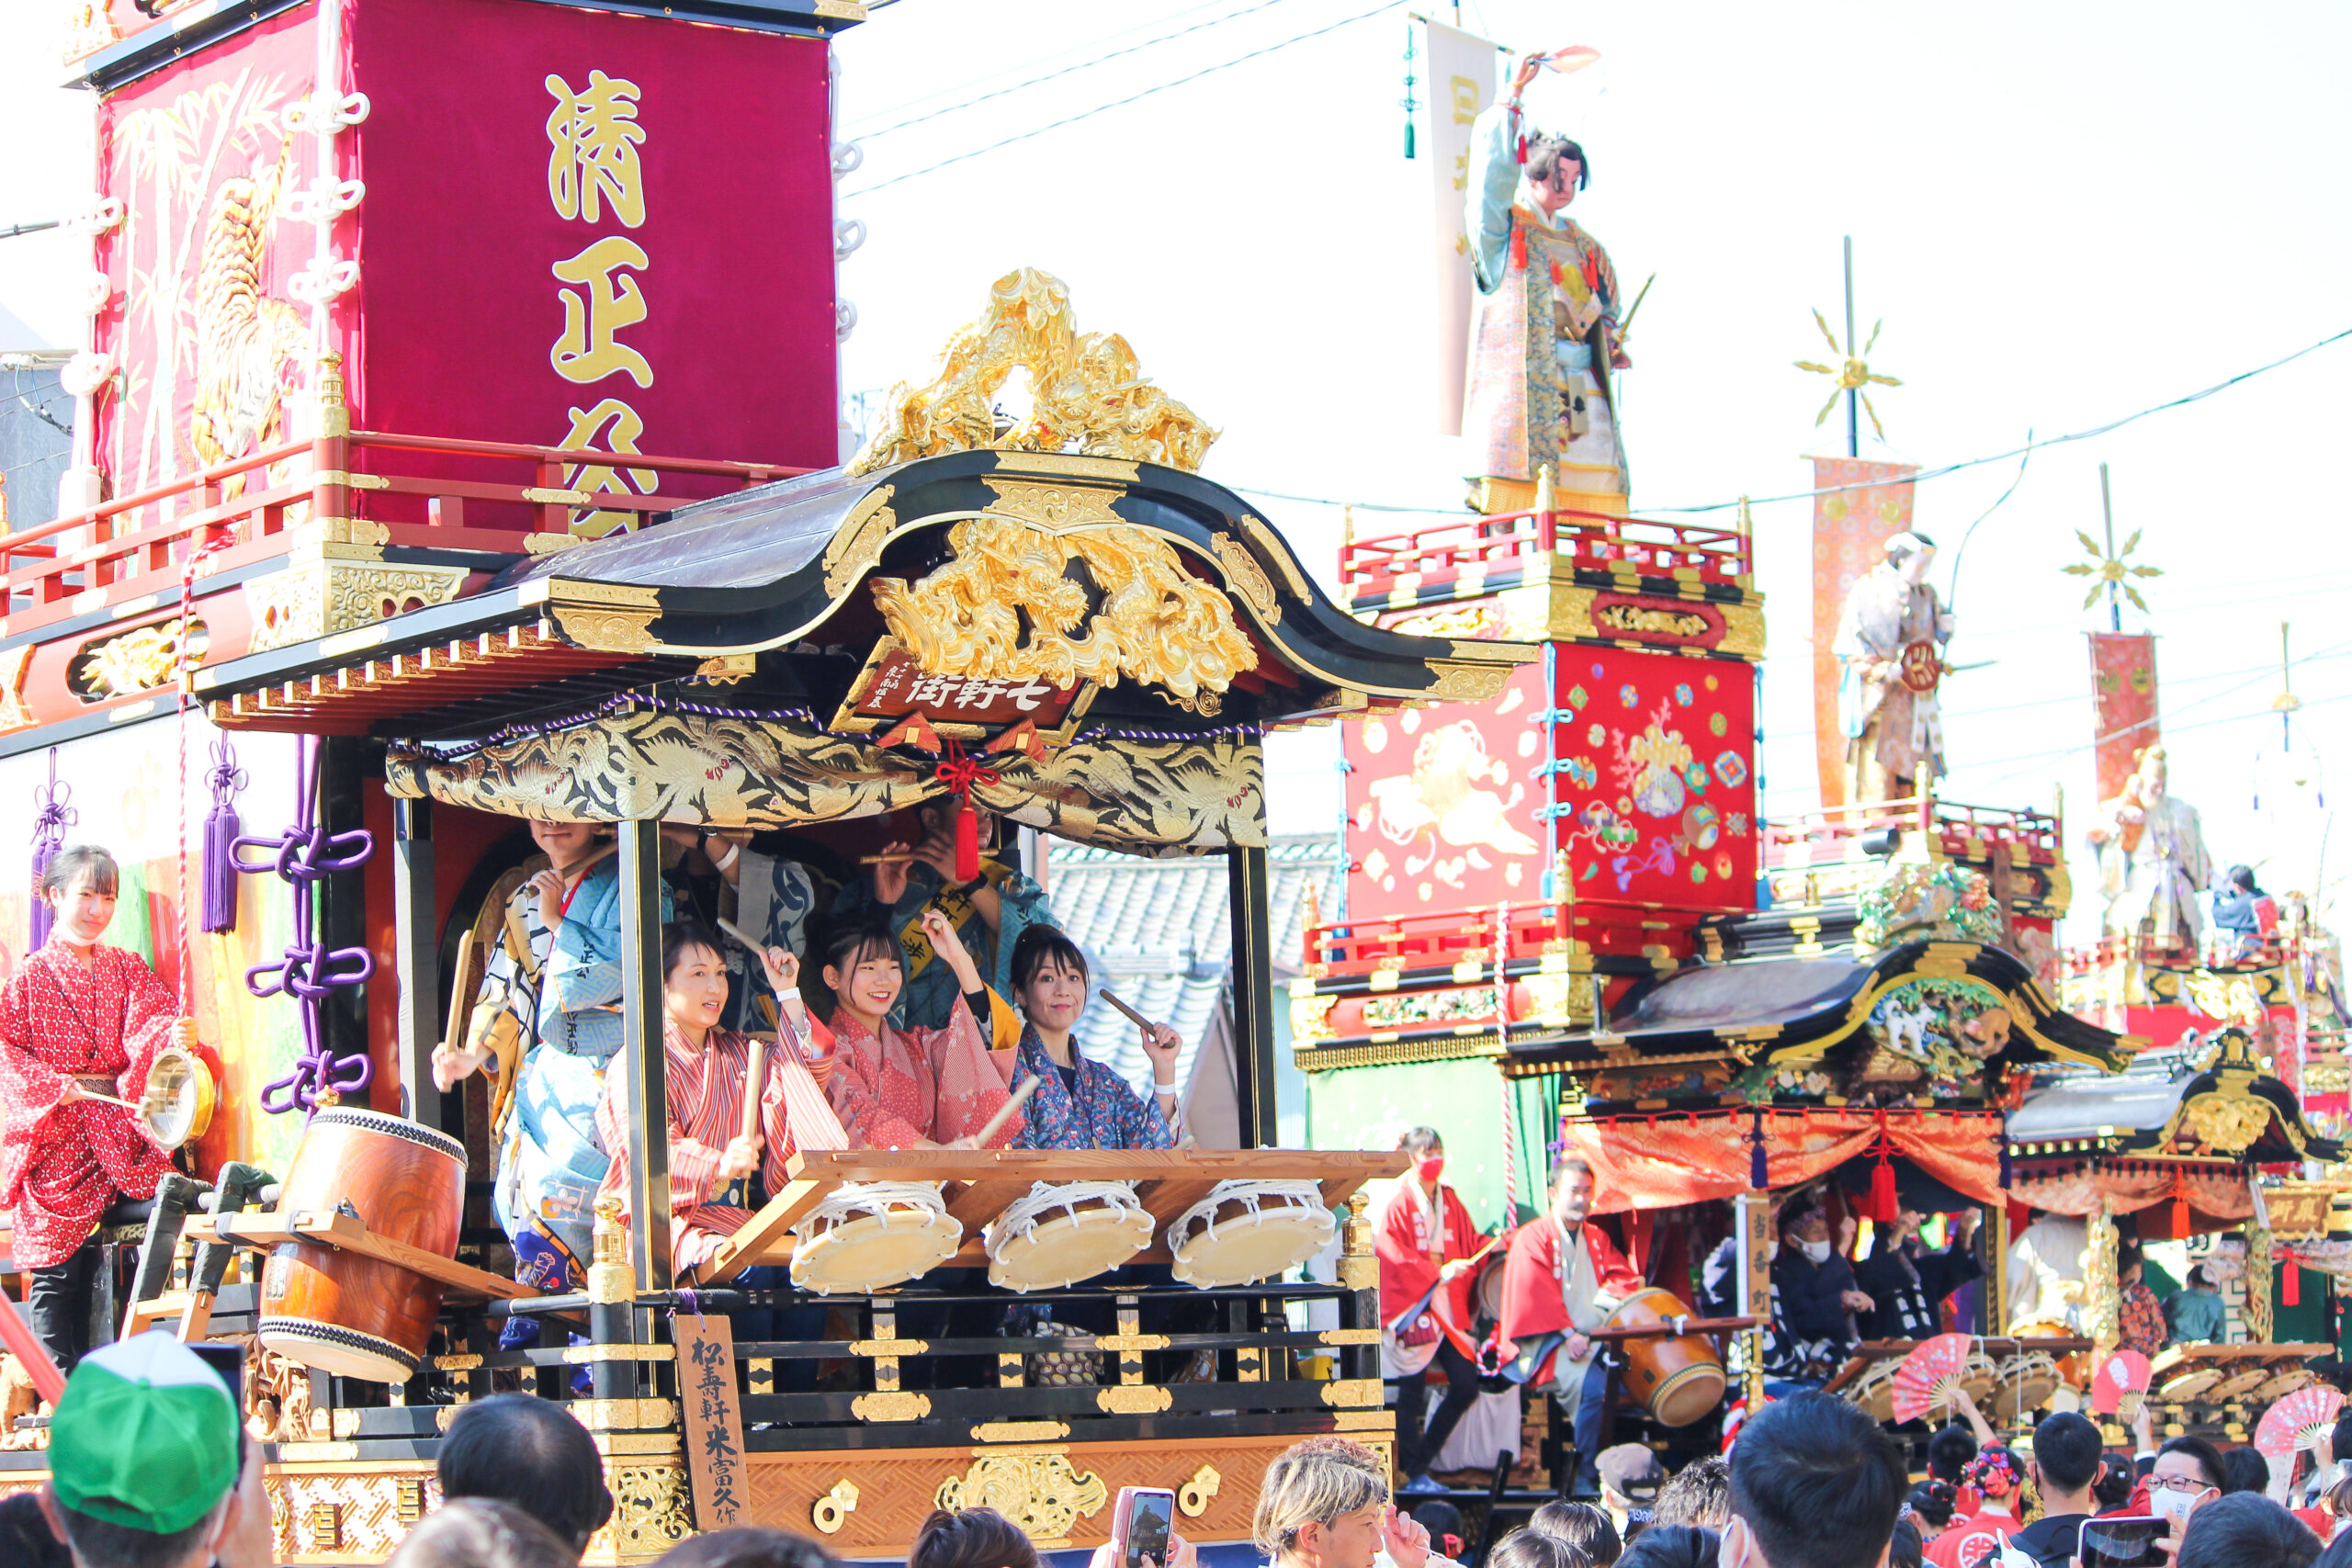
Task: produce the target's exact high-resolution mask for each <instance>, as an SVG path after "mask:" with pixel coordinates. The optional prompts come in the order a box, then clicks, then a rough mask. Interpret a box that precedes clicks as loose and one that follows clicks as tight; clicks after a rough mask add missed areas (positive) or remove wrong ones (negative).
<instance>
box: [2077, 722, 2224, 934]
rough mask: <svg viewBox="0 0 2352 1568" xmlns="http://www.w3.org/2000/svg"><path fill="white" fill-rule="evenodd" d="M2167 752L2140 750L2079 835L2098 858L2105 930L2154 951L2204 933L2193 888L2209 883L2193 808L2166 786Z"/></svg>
mask: <svg viewBox="0 0 2352 1568" xmlns="http://www.w3.org/2000/svg"><path fill="white" fill-rule="evenodd" d="M2169 777H2170V770H2169V769H2168V767H2167V765H2166V763H2165V749H2164V748H2163V747H2161V746H2151V747H2149V748H2148V749H2147V750H2144V751H2142V752H2141V753H2140V761H2139V766H2138V767H2137V768H2135V769H2134V770H2133V771H2132V773H2131V778H2129V779H2128V780H2126V781H2125V782H2124V785H2123V793H2122V794H2121V795H2117V796H2116V797H2115V798H2114V799H2113V800H2109V801H2105V802H2102V803H2101V804H2100V806H2099V809H2098V815H2099V818H2100V819H2099V820H2098V821H2097V822H2095V823H2093V824H2092V825H2091V829H2090V831H2089V832H2088V833H2087V834H2086V835H2085V837H2086V838H2087V839H2089V840H2090V843H2091V849H2092V851H2093V852H2095V853H2096V854H2097V855H2098V884H2099V894H2100V896H2101V897H2104V898H2105V899H2106V900H2107V918H2106V926H2107V933H2108V935H2109V936H2116V937H2126V938H2130V937H2144V938H2146V939H2147V940H2148V941H2149V942H2151V943H2153V944H2154V945H2155V946H2156V947H2158V948H2184V949H2194V948H2195V947H2196V946H2197V942H2198V939H2199V936H2201V935H2202V934H2203V932H2204V930H2205V920H2204V917H2203V916H2202V915H2201V914H2200V913H2199V910H2198V908H2197V890H2198V889H2199V888H2200V887H2203V886H2205V885H2206V884H2207V883H2209V882H2211V881H2212V879H2213V862H2212V860H2211V857H2209V856H2208V855H2207V854H2206V852H2205V830H2204V828H2203V826H2202V825H2201V824H2200V822H2199V818H2198V816H2197V807H2193V806H2191V805H2189V804H2188V802H2187V801H2185V800H2183V799H2181V798H2180V797H2179V796H2178V795H2174V794H2172V793H2171V792H2170V791H2169V790H2168V789H2167V788H2166V787H2165V785H2166V784H2167V782H2168V780H2169Z"/></svg>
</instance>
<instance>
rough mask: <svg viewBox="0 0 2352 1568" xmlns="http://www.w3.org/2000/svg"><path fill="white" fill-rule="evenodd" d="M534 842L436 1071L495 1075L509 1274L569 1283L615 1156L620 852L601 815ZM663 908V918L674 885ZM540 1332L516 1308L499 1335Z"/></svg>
mask: <svg viewBox="0 0 2352 1568" xmlns="http://www.w3.org/2000/svg"><path fill="white" fill-rule="evenodd" d="M531 841H532V842H533V843H535V844H537V846H538V847H539V849H540V850H541V851H542V852H545V853H546V855H547V857H548V864H547V866H546V867H544V868H543V869H541V870H539V871H537V872H536V873H534V874H532V876H531V877H530V878H529V880H527V881H526V882H524V883H523V884H522V885H521V886H518V887H516V888H515V891H514V893H513V895H512V896H511V897H509V898H508V899H507V904H506V919H505V922H504V926H503V932H502V936H501V939H500V941H499V942H498V945H497V946H496V947H495V948H494V949H493V950H492V953H491V955H490V959H489V962H488V964H487V965H486V967H485V968H484V970H483V973H482V980H481V990H480V991H479V992H477V993H476V999H475V1002H474V1010H473V1016H472V1018H471V1020H470V1021H469V1024H468V1026H467V1030H466V1039H465V1043H463V1044H462V1045H458V1044H455V1043H451V1042H447V1041H444V1042H443V1043H441V1045H440V1046H438V1047H437V1048H436V1049H435V1051H434V1053H433V1078H434V1082H435V1084H437V1085H438V1086H439V1087H440V1088H442V1089H445V1090H446V1089H449V1088H451V1087H453V1086H454V1085H456V1084H457V1083H458V1081H459V1080H460V1079H462V1078H464V1077H466V1076H467V1075H468V1074H469V1073H472V1072H475V1071H477V1070H486V1071H488V1072H490V1073H491V1074H492V1076H493V1077H496V1078H497V1080H498V1087H497V1088H496V1089H495V1090H494V1091H493V1093H492V1108H491V1128H492V1135H493V1136H494V1137H496V1138H497V1139H498V1164H497V1171H496V1175H495V1178H494V1181H493V1187H492V1191H493V1199H492V1201H493V1204H494V1206H495V1209H496V1212H497V1214H498V1221H499V1225H500V1227H501V1228H502V1229H503V1230H504V1231H505V1232H506V1235H507V1238H508V1239H509V1240H510V1241H511V1242H512V1243H513V1244H514V1247H515V1278H516V1279H517V1280H522V1281H523V1282H524V1283H526V1284H528V1285H535V1286H537V1288H538V1289H540V1290H541V1291H545V1292H564V1291H577V1290H580V1289H582V1288H583V1287H584V1286H585V1284H586V1282H587V1267H588V1259H589V1258H591V1257H592V1256H593V1251H592V1247H593V1237H594V1232H595V1210H594V1205H595V1198H596V1190H597V1188H598V1187H599V1186H600V1185H601V1184H602V1183H603V1181H604V1179H605V1168H607V1167H608V1166H609V1165H610V1164H611V1159H610V1157H609V1156H607V1155H606V1154H605V1149H604V1145H602V1144H601V1143H599V1142H598V1141H597V1137H596V1108H597V1106H598V1105H599V1104H600V1103H601V1102H602V1100H603V1099H604V1093H605V1085H604V1077H605V1064H606V1063H608V1062H610V1061H611V1060H612V1058H613V1056H614V1055H615V1054H616V1052H618V1051H619V1050H620V1046H621V1021H620V1013H619V1012H618V1010H616V1004H617V1003H618V1002H619V1000H620V995H621V965H620V944H621V901H620V863H619V862H618V860H617V859H616V857H615V855H614V848H615V843H614V836H613V830H612V829H610V828H608V827H605V826H601V825H598V824H594V823H586V822H536V821H535V822H533V823H532V824H531ZM527 865H528V863H527V862H526V867H527ZM669 913H670V897H669V891H668V889H667V888H666V887H665V888H664V889H663V890H662V917H663V919H667V918H668V917H669ZM538 1330H539V1325H538V1320H537V1319H536V1318H523V1317H516V1318H512V1319H510V1320H508V1323H507V1325H506V1327H505V1329H504V1330H503V1332H502V1333H501V1335H500V1337H499V1344H500V1346H501V1348H504V1349H510V1350H511V1349H516V1348H523V1347H525V1346H528V1345H531V1344H533V1343H536V1341H537V1337H538Z"/></svg>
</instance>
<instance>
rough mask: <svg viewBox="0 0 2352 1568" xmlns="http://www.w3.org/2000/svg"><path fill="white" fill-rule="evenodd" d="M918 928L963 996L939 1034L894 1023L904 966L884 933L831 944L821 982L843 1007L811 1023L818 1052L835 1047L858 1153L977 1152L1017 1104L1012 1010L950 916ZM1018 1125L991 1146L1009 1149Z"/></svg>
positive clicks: (841, 936)
mask: <svg viewBox="0 0 2352 1568" xmlns="http://www.w3.org/2000/svg"><path fill="white" fill-rule="evenodd" d="M922 926H923V933H924V935H926V936H928V937H929V938H930V939H931V942H932V947H933V951H934V952H935V953H937V954H938V955H939V956H940V957H941V958H943V959H944V960H945V961H946V963H947V965H948V968H949V969H950V970H951V971H953V972H954V974H955V976H956V987H957V989H958V991H959V993H960V994H959V995H958V996H957V997H956V1002H955V1005H954V1006H953V1007H952V1008H951V1009H950V1010H948V1015H947V1023H946V1026H945V1027H944V1028H941V1029H900V1028H899V1027H898V1026H897V1025H895V1024H893V1023H891V1022H890V1021H889V1013H890V1010H891V1008H892V1007H894V1006H896V1005H897V1003H898V1000H899V991H900V989H901V988H903V987H904V986H905V984H906V967H905V964H904V953H903V951H902V950H901V948H900V947H899V942H898V940H897V939H896V938H895V937H893V936H891V935H890V933H889V932H888V931H886V930H884V929H883V928H881V927H880V926H875V927H872V928H866V927H862V926H851V927H847V928H845V929H843V930H842V931H837V932H836V933H834V936H833V939H832V941H831V942H829V943H827V944H826V947H825V954H824V960H825V962H824V974H825V984H826V985H827V986H829V987H832V992H833V997H834V999H835V1001H836V1003H837V1005H836V1006H835V1008H834V1010H833V1017H832V1023H831V1028H830V1029H829V1028H827V1027H826V1026H825V1025H823V1024H820V1023H816V1022H814V1021H811V1024H810V1032H811V1033H812V1034H813V1035H814V1036H815V1037H816V1043H817V1045H818V1047H819V1049H820V1051H832V1050H834V1049H835V1046H836V1042H838V1054H837V1055H835V1057H834V1067H833V1076H832V1081H831V1084H830V1085H828V1086H827V1087H828V1091H829V1093H830V1095H831V1100H832V1102H833V1110H834V1111H835V1113H836V1114H838V1115H839V1116H840V1117H841V1119H842V1127H843V1128H844V1129H846V1130H847V1132H848V1133H849V1140H850V1146H851V1147H853V1148H861V1149H938V1148H950V1149H971V1148H978V1147H979V1144H978V1133H979V1131H980V1129H981V1128H982V1127H983V1126H985V1125H986V1124H987V1122H988V1120H989V1117H991V1116H993V1115H995V1114H996V1112H997V1111H999V1110H1000V1109H1001V1108H1002V1107H1003V1105H1004V1102H1005V1101H1006V1100H1008V1099H1010V1098H1011V1095H1010V1093H1009V1090H1010V1089H1011V1088H1012V1070H1013V1063H1014V1059H1015V1056H1016V1055H1017V1053H1016V1052H1015V1051H1014V1049H1013V1047H1014V1046H1015V1045H1016V1044H1017V1043H1018V1042H1019V1038H1020V1030H1019V1027H1018V1025H1017V1024H1016V1023H1015V1022H1014V1021H1013V1017H1012V1009H1010V1008H1008V1007H1006V1006H1005V1004H1004V1003H1003V1002H1002V1001H1001V1000H1000V999H999V998H997V997H996V996H995V994H994V993H993V992H991V991H990V990H989V988H988V987H987V986H986V985H985V984H984V983H982V981H981V979H980V973H979V969H978V966H977V965H975V964H973V962H972V955H971V954H970V953H967V952H966V951H965V949H964V944H963V942H961V941H960V940H958V939H957V937H956V928H955V927H954V926H952V925H950V924H949V923H948V920H947V917H946V916H944V915H943V914H941V913H940V912H939V911H938V910H936V909H932V910H928V911H926V912H925V913H924V915H923V918H922ZM983 1016H985V1017H987V1018H988V1019H989V1025H988V1027H987V1028H985V1029H984V1028H983V1027H982V1026H981V1024H980V1023H979V1021H978V1020H979V1019H980V1018H981V1017H983ZM1021 1128H1022V1121H1021V1118H1020V1116H1018V1115H1017V1114H1016V1115H1014V1116H1012V1117H1011V1118H1010V1119H1008V1120H1007V1121H1006V1122H1005V1124H1004V1125H1003V1126H1002V1127H1001V1128H1000V1129H998V1131H997V1134H996V1135H995V1136H994V1137H993V1138H991V1139H989V1147H990V1148H997V1149H1001V1148H1009V1147H1011V1146H1012V1142H1013V1140H1014V1139H1015V1138H1016V1137H1018V1136H1019V1135H1020V1134H1021Z"/></svg>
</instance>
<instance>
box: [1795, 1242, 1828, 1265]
mask: <svg viewBox="0 0 2352 1568" xmlns="http://www.w3.org/2000/svg"><path fill="white" fill-rule="evenodd" d="M1797 1247H1798V1248H1799V1249H1800V1250H1801V1251H1803V1252H1804V1255H1805V1256H1806V1257H1807V1258H1812V1259H1813V1260H1814V1261H1815V1263H1826V1262H1828V1261H1829V1244H1828V1243H1827V1242H1826V1241H1801V1242H1799V1243H1797Z"/></svg>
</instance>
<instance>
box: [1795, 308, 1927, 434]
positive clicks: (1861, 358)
mask: <svg viewBox="0 0 2352 1568" xmlns="http://www.w3.org/2000/svg"><path fill="white" fill-rule="evenodd" d="M1847 281H1848V286H1849V290H1850V288H1851V285H1852V278H1851V276H1849V277H1848V280H1847ZM1852 311H1853V301H1852V299H1851V298H1850V294H1849V299H1848V300H1847V321H1848V323H1849V325H1850V324H1851V322H1852V320H1853V314H1852ZM1813 320H1814V324H1815V325H1816V326H1818V327H1819V328H1820V329H1821V335H1822V336H1823V337H1826V338H1827V339H1828V340H1829V352H1830V353H1832V354H1834V355H1838V363H1837V364H1836V365H1820V364H1816V363H1815V362H1814V361H1813V360H1810V359H1800V360H1798V361H1797V362H1796V367H1797V368H1798V369H1800V370H1810V371H1812V372H1813V373H1814V374H1815V375H1817V376H1834V377H1836V378H1837V379H1838V385H1837V387H1836V388H1835V389H1832V390H1831V392H1830V394H1829V400H1828V401H1827V402H1826V403H1824V404H1822V405H1821V412H1819V413H1817V414H1815V415H1814V416H1813V423H1814V428H1815V429H1816V430H1817V429H1819V428H1820V427H1821V425H1822V423H1823V422H1824V421H1826V420H1827V419H1828V417H1829V414H1830V411H1831V410H1833V409H1835V408H1836V407H1837V406H1838V399H1839V398H1842V397H1844V396H1845V395H1846V394H1847V393H1848V392H1854V393H1858V394H1860V397H1861V400H1862V412H1865V413H1867V414H1869V415H1870V416H1871V429H1872V430H1875V431H1877V432H1878V438H1879V439H1880V440H1881V441H1883V440H1885V439H1886V427H1885V426H1884V425H1883V424H1881V423H1879V422H1878V410H1876V409H1874V408H1872V407H1871V395H1870V392H1869V390H1868V389H1869V388H1871V387H1873V386H1878V387H1900V386H1901V385H1903V383H1902V382H1901V381H1898V380H1896V379H1895V378H1894V377H1892V376H1882V375H1880V374H1879V373H1878V372H1877V371H1875V370H1872V369H1871V367H1870V366H1869V364H1868V363H1867V361H1868V359H1869V357H1870V352H1871V349H1873V348H1875V347H1877V346H1878V334H1879V332H1880V330H1881V329H1883V327H1884V326H1885V325H1886V322H1885V321H1878V322H1876V323H1875V324H1873V325H1872V326H1871V336H1870V341H1869V342H1868V343H1865V344H1862V346H1861V350H1860V353H1857V352H1855V351H1854V349H1853V346H1852V345H1851V344H1848V345H1847V346H1846V347H1844V348H1840V347H1839V346H1838V334H1837V333H1833V332H1831V331H1830V330H1829V323H1828V321H1826V320H1825V319H1823V317H1822V314H1821V312H1820V311H1819V310H1815V311H1814V313H1813Z"/></svg>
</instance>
